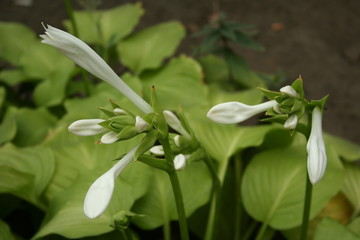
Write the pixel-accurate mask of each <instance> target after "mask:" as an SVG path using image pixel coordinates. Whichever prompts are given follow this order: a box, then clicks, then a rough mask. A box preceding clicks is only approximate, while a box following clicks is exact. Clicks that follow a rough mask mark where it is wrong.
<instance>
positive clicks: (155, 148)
mask: <svg viewBox="0 0 360 240" xmlns="http://www.w3.org/2000/svg"><path fill="white" fill-rule="evenodd" d="M150 152H151V153H152V154H154V155H155V156H164V155H165V153H164V149H163V146H161V145H156V146H153V147H152V148H150Z"/></svg>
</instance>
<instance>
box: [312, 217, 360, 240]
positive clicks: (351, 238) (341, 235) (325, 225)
mask: <svg viewBox="0 0 360 240" xmlns="http://www.w3.org/2000/svg"><path fill="white" fill-rule="evenodd" d="M338 239H341V240H359V239H360V236H359V235H357V234H355V233H354V232H352V231H351V230H349V229H348V228H346V227H345V226H344V225H341V224H340V223H339V222H337V221H336V220H334V219H331V218H326V219H324V220H322V222H321V223H320V224H319V226H318V228H317V231H316V232H315V236H314V240H338Z"/></svg>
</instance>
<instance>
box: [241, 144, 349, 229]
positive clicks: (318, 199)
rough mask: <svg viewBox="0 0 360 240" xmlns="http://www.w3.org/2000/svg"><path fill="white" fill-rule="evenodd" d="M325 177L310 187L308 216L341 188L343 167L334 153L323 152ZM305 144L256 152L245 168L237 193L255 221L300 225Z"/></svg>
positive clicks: (284, 226)
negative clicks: (311, 188) (310, 203)
mask: <svg viewBox="0 0 360 240" xmlns="http://www.w3.org/2000/svg"><path fill="white" fill-rule="evenodd" d="M327 156H328V166H327V169H326V173H325V176H324V177H323V179H322V180H321V181H320V182H318V183H317V184H316V185H315V186H314V189H313V198H312V206H311V214H310V217H311V218H312V217H314V216H315V215H316V214H317V213H319V211H320V210H321V208H322V207H323V206H324V205H325V204H326V203H327V202H328V201H329V199H330V198H331V197H333V196H334V195H335V194H336V193H337V192H338V191H339V189H340V188H341V185H342V180H343V167H342V165H341V162H340V160H339V159H338V157H337V155H336V153H334V151H332V150H331V149H328V151H327ZM306 174H307V171H306V151H305V144H297V145H295V146H292V147H289V148H286V149H273V150H268V151H264V152H261V153H260V154H258V155H256V156H255V157H254V158H253V159H252V160H251V162H250V164H249V165H248V167H247V168H246V170H245V173H244V176H243V181H242V190H241V194H242V196H243V202H244V207H245V209H246V210H247V212H248V213H249V214H250V215H251V216H252V217H253V218H255V219H256V220H258V221H262V222H265V223H266V224H268V225H270V226H271V227H273V228H275V229H289V228H292V227H296V226H298V225H300V223H301V220H302V211H303V200H304V194H305V180H306Z"/></svg>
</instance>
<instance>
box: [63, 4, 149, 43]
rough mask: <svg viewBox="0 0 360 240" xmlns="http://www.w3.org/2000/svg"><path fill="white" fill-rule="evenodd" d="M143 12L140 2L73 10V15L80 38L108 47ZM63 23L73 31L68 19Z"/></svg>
mask: <svg viewBox="0 0 360 240" xmlns="http://www.w3.org/2000/svg"><path fill="white" fill-rule="evenodd" d="M143 13H144V10H143V9H142V7H141V4H139V3H136V4H124V5H122V6H119V7H116V8H112V9H109V10H99V11H75V12H74V17H75V21H76V24H77V28H78V31H79V38H80V39H81V40H83V41H85V42H87V43H94V44H100V45H103V46H105V47H109V46H111V45H113V44H115V43H117V42H118V41H119V40H120V39H122V38H124V37H125V36H126V35H128V34H129V33H130V32H131V31H132V30H133V28H134V27H135V26H136V24H137V23H138V22H139V19H140V17H141V16H142V15H143ZM64 25H65V26H66V28H67V29H68V30H69V31H70V32H72V33H73V32H74V31H73V29H72V26H71V24H70V21H65V23H64Z"/></svg>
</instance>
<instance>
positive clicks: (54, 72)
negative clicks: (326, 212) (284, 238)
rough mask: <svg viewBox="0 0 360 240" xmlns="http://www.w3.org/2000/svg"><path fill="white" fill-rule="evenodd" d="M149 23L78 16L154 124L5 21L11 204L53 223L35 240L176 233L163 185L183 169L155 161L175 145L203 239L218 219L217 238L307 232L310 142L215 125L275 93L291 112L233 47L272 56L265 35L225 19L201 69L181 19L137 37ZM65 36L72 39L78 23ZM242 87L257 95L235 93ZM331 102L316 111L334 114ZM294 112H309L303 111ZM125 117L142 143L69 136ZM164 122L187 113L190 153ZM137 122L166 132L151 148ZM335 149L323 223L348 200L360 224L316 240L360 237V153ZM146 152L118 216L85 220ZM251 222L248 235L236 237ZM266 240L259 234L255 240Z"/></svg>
mask: <svg viewBox="0 0 360 240" xmlns="http://www.w3.org/2000/svg"><path fill="white" fill-rule="evenodd" d="M143 13H144V10H143V9H142V7H141V5H140V4H138V3H137V4H125V5H122V6H119V7H116V8H113V9H109V10H91V11H90V10H86V11H76V12H74V16H75V21H76V24H77V27H78V29H79V38H80V39H82V40H83V41H84V42H86V43H88V44H91V45H92V46H93V47H94V49H96V51H97V52H98V53H99V54H100V55H101V56H102V57H103V58H105V60H106V61H108V62H110V64H111V65H114V66H116V67H115V68H114V69H119V67H118V64H119V63H120V65H121V66H125V67H126V68H127V69H128V70H129V71H127V70H123V69H121V72H120V71H119V72H117V73H118V74H119V75H121V79H123V80H124V81H125V82H126V84H128V85H129V86H130V87H131V88H132V89H133V90H134V91H135V92H136V93H138V94H139V95H140V96H142V97H143V98H144V99H145V100H146V101H147V102H149V103H150V102H151V103H152V104H153V108H154V112H153V113H151V114H147V115H145V116H144V113H142V112H141V111H140V110H139V109H138V108H137V107H136V106H135V105H134V104H133V103H132V102H130V101H129V100H128V99H127V98H125V97H124V96H122V95H121V94H120V93H119V92H118V91H117V90H116V89H114V88H112V87H111V86H109V85H107V84H105V83H98V80H97V79H94V78H93V77H92V76H90V75H89V74H85V75H81V74H80V73H81V71H80V70H79V69H78V68H77V67H76V66H75V64H74V63H73V62H72V61H70V60H69V59H67V58H65V57H64V56H63V55H62V54H61V53H60V52H57V51H56V50H54V49H52V48H51V47H50V46H46V45H44V44H42V43H40V40H39V39H37V38H36V36H35V34H34V33H33V32H32V31H31V30H30V29H28V28H26V27H25V26H23V25H20V24H16V23H0V35H1V36H2V37H1V38H0V59H1V60H2V61H4V62H6V64H9V65H5V66H9V68H6V69H0V84H1V86H0V109H1V114H0V132H1V134H0V145H1V146H0V193H2V195H0V202H4V201H1V200H2V199H3V198H5V197H4V196H5V194H8V195H11V196H12V197H14V198H15V199H17V201H19V202H27V203H30V204H31V205H33V206H35V207H36V208H38V209H40V211H42V212H43V213H44V215H45V217H44V218H43V219H42V222H41V226H40V222H38V221H37V220H34V221H36V222H35V223H34V226H40V227H36V232H34V233H33V234H34V235H33V239H53V238H54V239H114V238H119V239H139V236H137V234H138V233H144V234H145V235H146V236H147V237H148V236H150V235H151V234H150V235H148V234H149V233H155V235H156V234H157V231H159V229H157V228H159V227H163V228H164V229H165V231H166V228H167V226H168V224H170V222H171V221H177V220H179V216H178V213H177V211H176V204H175V198H174V193H173V191H172V188H171V186H170V184H169V178H168V176H166V173H165V172H171V171H173V170H174V168H173V162H172V161H171V160H172V159H170V161H168V159H166V157H165V159H164V158H163V157H162V156H155V155H151V154H149V151H148V150H149V149H150V148H151V147H152V146H153V145H154V144H158V142H157V141H158V140H159V139H160V140H163V139H162V138H166V137H168V136H169V138H170V139H169V140H170V141H169V142H170V143H169V144H170V145H171V147H172V148H173V149H175V150H174V154H177V153H179V152H181V150H184V149H185V150H184V152H183V153H184V154H186V159H187V165H186V167H185V168H184V169H183V170H182V171H178V172H177V175H178V176H179V181H180V185H181V190H182V193H183V198H184V205H185V212H186V217H187V218H192V219H200V221H199V220H197V223H196V225H195V226H192V227H191V229H192V232H193V233H196V234H197V235H198V236H199V237H200V238H203V237H205V236H206V234H207V232H208V230H206V227H207V223H208V222H210V223H211V217H212V216H213V217H214V218H215V219H216V221H219V223H217V224H218V225H215V226H214V228H218V229H216V230H219V234H218V235H214V236H211V237H213V238H216V237H218V236H222V237H223V238H230V237H234V236H236V237H238V236H239V235H241V233H242V232H241V231H239V229H240V230H242V231H245V230H246V229H250V230H251V229H252V228H251V227H249V225H250V223H251V222H254V221H260V222H261V223H263V224H265V225H269V226H270V227H271V229H270V228H269V231H268V232H267V237H268V238H269V239H270V238H271V236H272V235H273V234H274V232H275V230H279V229H280V230H282V229H289V228H293V227H297V226H299V225H300V222H301V217H302V209H303V199H304V192H305V189H304V188H305V184H304V181H305V176H306V143H305V140H304V138H301V137H299V136H298V135H297V134H295V135H293V136H292V135H291V134H289V132H288V131H287V130H284V128H282V127H279V126H276V125H273V124H263V125H256V126H239V125H221V124H218V123H214V122H212V121H210V120H209V119H208V118H207V117H206V113H207V111H208V110H209V108H210V107H212V106H213V105H215V104H218V103H222V102H229V101H238V102H242V103H245V104H249V105H255V104H259V103H261V102H262V99H263V95H265V96H267V97H268V98H270V99H276V100H279V102H281V103H283V102H285V101H288V99H286V97H284V94H282V93H277V92H272V91H267V90H264V89H261V90H262V91H259V89H256V87H265V85H266V84H268V82H269V81H267V80H266V79H270V80H274V79H276V76H272V75H264V74H259V73H256V72H254V71H252V70H250V69H249V67H248V66H247V64H246V62H245V60H244V59H243V58H242V57H241V56H240V55H238V54H237V50H234V49H232V48H231V47H230V46H232V45H231V44H236V45H241V46H244V47H248V48H251V49H253V50H263V47H262V46H260V45H259V44H257V43H256V42H255V41H253V40H252V38H251V35H252V34H251V31H253V30H254V29H253V27H252V26H247V25H240V24H237V23H234V22H231V21H228V20H227V19H225V18H224V17H223V16H219V18H217V20H216V21H215V22H213V23H212V25H209V26H206V27H205V28H204V29H203V30H202V31H201V34H203V35H205V36H206V37H205V39H204V42H203V43H202V44H201V45H200V47H199V49H198V53H200V54H205V55H202V56H201V57H200V58H199V61H196V60H195V59H193V58H191V57H188V56H186V55H180V56H177V57H172V56H173V55H174V53H175V51H176V49H177V48H178V46H179V44H180V42H181V40H183V38H184V37H185V29H184V26H183V25H182V24H181V23H179V22H177V21H169V22H165V23H161V24H157V25H155V26H152V27H149V28H145V29H141V30H139V31H136V32H133V31H134V29H135V28H136V25H137V23H138V22H139V20H140V17H141V16H142V15H143ZM64 24H65V27H66V28H67V29H68V30H69V31H70V32H72V31H73V29H72V26H71V24H70V22H69V21H65V23H64ZM165 60H167V61H166V62H165ZM205 82H206V83H205ZM270 82H271V81H270ZM292 86H293V88H294V89H295V90H296V91H297V92H298V93H299V94H300V95H301V96H300V97H302V96H303V86H302V82H301V81H300V80H297V81H295V82H294V83H293V85H292ZM239 87H242V88H246V90H242V91H232V92H227V91H228V90H236V89H238V88H239ZM325 100H326V98H324V99H322V100H320V101H311V102H307V104H308V107H315V106H321V107H322V106H323V104H324V102H325ZM283 105H284V106H285V105H286V106H288V105H289V106H290V107H293V108H294V109H292V110H294V111H295V110H296V111H298V112H301V111H300V110H299V109H297V107H298V105H297V103H296V101H295V100H293V99H290V102H289V101H288V102H285V103H284V104H283ZM97 107H101V111H99V109H97ZM116 107H118V108H121V109H124V110H126V111H127V112H129V113H130V114H131V115H132V117H131V124H132V126H131V127H132V128H131V129H130V130H131V133H132V135H131V136H133V135H136V136H135V137H134V138H131V139H129V140H126V141H119V142H116V143H113V144H96V143H98V141H99V137H100V136H94V137H80V136H74V135H73V134H71V133H69V132H68V131H67V127H68V126H69V125H70V124H71V123H72V122H73V121H75V120H79V119H92V118H94V119H108V118H109V117H113V118H118V117H115V113H113V112H112V109H114V108H116ZM163 110H171V111H174V112H176V114H177V116H179V118H180V120H181V123H182V124H183V125H184V127H185V128H186V130H187V131H189V133H190V135H191V137H192V139H187V140H186V141H187V142H186V144H187V145H186V147H185V148H184V149H181V147H183V146H181V144H180V146H177V143H176V141H175V139H174V136H176V135H178V133H175V130H176V129H171V128H169V127H168V125H167V124H166V122H165V119H164V118H163V117H162V111H163ZM271 111H272V110H271ZM269 113H271V112H269ZM301 114H303V112H301ZM135 116H141V117H142V118H143V119H145V120H146V121H147V122H148V123H149V124H150V126H151V127H154V129H151V131H150V130H149V129H147V130H146V131H148V130H149V131H150V133H147V136H146V137H145V138H144V136H145V134H144V133H140V134H139V132H137V130H136V129H135V127H134V126H133V125H134V119H133V117H135ZM169 131H170V132H169ZM133 133H134V134H133ZM181 137H184V136H181ZM325 138H326V146H327V156H328V166H327V170H326V174H325V177H324V178H323V179H322V180H321V181H320V182H319V183H318V184H317V185H315V187H314V193H313V203H312V210H311V218H313V217H315V216H316V215H317V214H318V213H319V212H320V211H321V209H322V208H323V207H324V205H325V204H326V203H327V202H328V201H329V200H330V199H331V198H332V197H333V196H334V195H336V194H337V193H339V192H340V191H342V192H343V193H344V195H345V196H346V198H347V200H349V201H350V202H351V204H352V205H353V207H354V210H353V212H352V221H351V222H350V224H349V225H348V226H342V225H340V224H338V223H336V222H334V221H332V220H328V219H325V220H323V221H322V223H320V225H319V227H318V230H317V231H316V233H315V239H316V240H318V239H331V238H330V237H335V236H338V235H339V236H340V235H341V236H343V237H344V239H345V238H346V237H347V238H348V239H355V238H354V237H355V234H359V232H360V230H359V217H358V215H359V211H360V206H359V204H358V203H359V202H360V195H359V192H358V185H359V181H360V179H359V176H360V171H359V167H358V166H357V165H356V161H357V160H359V159H360V148H359V146H357V145H355V144H352V143H350V142H347V141H346V140H343V139H340V138H337V137H334V136H330V135H326V136H325ZM140 142H141V146H140V147H139V149H138V151H136V154H135V156H134V161H133V162H131V163H130V164H129V165H128V166H127V167H126V168H125V170H124V171H123V172H121V174H120V176H119V177H118V178H117V180H116V183H115V186H116V187H115V192H114V193H113V196H112V200H111V202H110V205H109V206H108V208H107V209H106V211H105V212H104V213H103V214H102V215H101V216H100V217H99V218H96V219H89V218H87V217H86V216H85V214H84V212H83V205H84V197H85V194H86V193H87V191H88V189H89V187H90V186H91V184H92V183H93V182H94V181H95V180H96V179H97V178H98V177H100V176H101V175H102V174H104V173H105V172H106V171H107V170H108V169H110V168H111V167H112V166H113V165H114V164H115V163H116V161H118V159H120V158H121V157H122V156H124V155H125V154H126V153H128V151H129V150H130V149H132V148H133V147H134V146H136V145H138V144H139V143H140ZM180 142H181V141H180ZM188 154H189V155H188ZM136 159H138V160H139V161H135V160H136ZM341 161H345V163H343V162H341ZM144 163H148V164H149V165H150V166H151V165H153V166H154V165H157V166H161V167H159V169H155V168H151V167H150V166H149V165H147V164H144ZM343 165H344V167H343ZM161 169H162V170H165V172H164V171H162V170H161ZM217 202H218V203H220V208H218V209H216V208H217V206H216V203H217ZM19 205H20V204H19ZM214 206H215V207H214ZM2 207H3V206H2ZM5 208H6V206H5ZM5 208H4V209H5ZM19 209H20V207H19V206H18V205H16V204H14V206H12V207H9V208H8V209H6V211H3V212H2V215H1V218H2V219H3V220H0V239H9V240H12V239H18V238H17V235H20V238H23V236H22V235H21V234H22V233H21V232H17V231H16V227H15V228H13V227H12V226H11V224H24V221H29V222H30V220H23V219H16V221H15V223H13V222H11V224H9V223H10V221H9V220H8V219H7V218H6V217H7V216H8V215H9V214H13V213H17V212H16V211H18V210H19ZM214 209H215V210H214ZM219 209H220V210H219ZM20 210H21V209H20ZM32 214H33V213H32ZM34 219H35V218H34ZM209 219H210V220H209ZM240 220H241V221H240ZM240 223H241V226H240V227H239V225H236V224H240ZM25 224H28V223H27V222H25ZM248 224H249V225H248ZM9 225H10V226H9ZM134 225H135V226H136V227H134ZM134 229H136V232H135V230H134ZM140 229H141V230H140ZM114 230H117V231H119V232H116V231H114ZM255 230H256V229H255ZM351 231H353V232H351ZM12 232H14V233H12ZM254 235H255V234H254V233H252V232H251V231H249V235H248V236H249V237H250V238H251V237H253V236H254ZM15 236H16V237H15ZM156 237H157V238H159V236H156ZM174 237H175V236H174ZM160 238H161V237H160ZM334 239H335V238H334Z"/></svg>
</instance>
